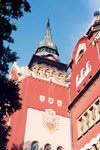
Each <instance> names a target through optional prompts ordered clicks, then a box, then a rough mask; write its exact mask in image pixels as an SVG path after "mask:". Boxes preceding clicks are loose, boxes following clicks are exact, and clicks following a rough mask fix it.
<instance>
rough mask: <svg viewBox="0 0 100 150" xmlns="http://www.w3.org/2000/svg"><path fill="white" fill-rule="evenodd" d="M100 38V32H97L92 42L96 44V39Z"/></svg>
mask: <svg viewBox="0 0 100 150" xmlns="http://www.w3.org/2000/svg"><path fill="white" fill-rule="evenodd" d="M99 38H100V32H98V33H97V35H96V36H95V38H94V39H93V41H92V44H93V45H95V41H96V40H98V39H99Z"/></svg>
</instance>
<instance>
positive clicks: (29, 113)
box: [8, 12, 100, 150]
mask: <svg viewBox="0 0 100 150" xmlns="http://www.w3.org/2000/svg"><path fill="white" fill-rule="evenodd" d="M68 68H71V71H70V73H67V70H68ZM10 79H15V80H16V82H17V83H18V84H19V87H20V95H21V97H22V108H21V110H20V111H17V112H16V113H14V114H13V116H12V117H11V118H10V119H9V120H10V126H11V127H12V130H11V133H10V134H11V137H10V139H9V143H8V149H9V150H11V148H12V147H13V145H18V146H19V145H20V144H21V145H22V149H23V150H100V13H99V12H95V17H94V20H93V21H92V23H91V24H90V26H89V28H88V29H87V31H86V33H85V34H84V36H83V37H82V38H81V39H79V41H78V42H77V44H76V46H75V49H74V51H73V54H72V58H71V61H70V63H69V64H68V65H67V64H64V63H62V62H61V61H60V60H59V52H58V48H57V46H56V44H55V43H54V42H53V40H52V36H51V29H50V23H49V20H48V23H47V27H46V31H45V35H44V38H43V40H42V41H41V42H40V43H39V44H38V46H37V49H36V52H35V54H33V56H32V58H31V60H30V62H29V64H28V66H22V67H19V66H18V65H17V63H16V62H15V63H14V64H13V66H12V69H11V73H10Z"/></svg>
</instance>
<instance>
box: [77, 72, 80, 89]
mask: <svg viewBox="0 0 100 150" xmlns="http://www.w3.org/2000/svg"><path fill="white" fill-rule="evenodd" d="M79 84H80V77H79V74H78V75H77V76H76V87H78V86H79Z"/></svg>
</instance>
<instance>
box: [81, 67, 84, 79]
mask: <svg viewBox="0 0 100 150" xmlns="http://www.w3.org/2000/svg"><path fill="white" fill-rule="evenodd" d="M84 78H85V69H84V68H82V70H81V79H82V80H83V79H84Z"/></svg>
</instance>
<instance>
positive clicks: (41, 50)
mask: <svg viewBox="0 0 100 150" xmlns="http://www.w3.org/2000/svg"><path fill="white" fill-rule="evenodd" d="M35 54H36V55H38V56H42V57H45V58H47V57H48V56H52V58H54V59H55V60H57V61H58V60H59V58H58V57H59V53H58V50H57V47H56V45H55V43H54V42H53V41H52V36H51V29H50V19H49V17H48V22H47V26H46V31H45V35H44V38H43V40H42V41H40V42H39V44H38V47H37V50H36V53H35Z"/></svg>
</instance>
